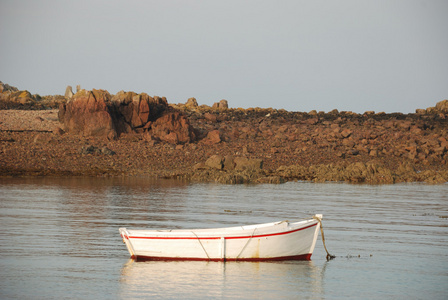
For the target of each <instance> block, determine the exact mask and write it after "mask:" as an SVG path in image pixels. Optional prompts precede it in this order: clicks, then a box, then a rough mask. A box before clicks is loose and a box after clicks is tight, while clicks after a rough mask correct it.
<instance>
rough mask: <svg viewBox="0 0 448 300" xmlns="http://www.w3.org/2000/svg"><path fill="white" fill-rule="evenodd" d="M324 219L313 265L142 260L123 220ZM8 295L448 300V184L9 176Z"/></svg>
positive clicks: (0, 204)
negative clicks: (130, 245)
mask: <svg viewBox="0 0 448 300" xmlns="http://www.w3.org/2000/svg"><path fill="white" fill-rule="evenodd" d="M315 213H322V214H323V215H324V219H323V226H324V231H325V239H326V246H327V248H328V250H329V251H330V253H331V254H334V255H336V259H334V260H331V261H328V262H327V261H326V259H325V256H326V253H325V250H324V248H323V245H322V241H321V237H320V236H319V239H318V242H317V245H316V249H315V251H314V254H313V256H312V260H311V261H283V262H227V263H221V262H205V261H204V262H191V261H186V262H182V261H176V262H134V261H132V260H130V259H129V254H128V252H127V250H126V247H125V246H124V244H123V243H122V241H121V238H120V236H119V233H118V228H120V227H127V228H132V229H137V228H139V229H143V228H211V227H222V226H233V225H242V224H255V223H263V222H271V221H279V220H286V219H287V220H290V221H293V220H298V219H304V218H309V217H311V216H312V215H313V214H315ZM0 224H1V227H2V231H1V233H0V253H1V256H0V270H1V271H0V298H1V299H11V298H14V299H81V298H82V299H124V298H126V299H148V298H151V299H180V298H182V299H210V298H215V299H216V298H217V299H222V298H237V299H238V298H239V299H300V298H304V299H336V298H341V299H347V298H352V299H359V298H363V299H378V298H381V299H383V298H394V299H446V295H448V185H447V184H444V185H425V184H399V185H378V186H372V185H349V184H338V183H325V184H314V183H305V182H294V183H292V182H290V183H286V184H281V185H217V184H188V183H182V182H179V181H167V180H161V181H153V180H148V179H138V178H124V179H123V178H114V179H97V178H62V179H56V178H52V179H49V178H32V179H0Z"/></svg>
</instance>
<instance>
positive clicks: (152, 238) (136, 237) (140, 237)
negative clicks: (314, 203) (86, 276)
mask: <svg viewBox="0 0 448 300" xmlns="http://www.w3.org/2000/svg"><path fill="white" fill-rule="evenodd" d="M317 224H318V223H315V224H312V225H309V226H306V227H302V228H298V229H294V230H291V231H285V232H278V233H270V234H261V235H253V236H252V235H247V236H230V237H224V238H225V239H226V240H231V239H248V238H260V237H267V236H276V235H284V234H289V233H293V232H296V231H300V230H304V229H308V228H311V227H314V226H316V225H317ZM129 238H130V239H148V240H197V239H199V240H219V239H221V237H215V236H213V237H180V236H173V237H168V236H160V237H159V236H129Z"/></svg>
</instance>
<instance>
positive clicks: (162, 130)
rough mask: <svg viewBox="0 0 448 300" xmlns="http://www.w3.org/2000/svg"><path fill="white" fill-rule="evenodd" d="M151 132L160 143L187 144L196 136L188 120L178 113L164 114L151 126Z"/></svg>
mask: <svg viewBox="0 0 448 300" xmlns="http://www.w3.org/2000/svg"><path fill="white" fill-rule="evenodd" d="M151 132H152V134H153V135H154V136H156V137H158V138H159V139H161V140H162V141H166V142H169V143H176V144H177V143H182V144H184V143H189V142H192V141H194V140H196V134H195V133H194V130H193V127H192V126H191V125H190V122H189V121H188V119H187V118H186V117H185V116H184V115H182V114H181V113H180V112H178V111H171V112H166V113H165V114H164V115H162V116H161V117H160V118H158V119H157V120H156V121H154V122H153V123H152V125H151Z"/></svg>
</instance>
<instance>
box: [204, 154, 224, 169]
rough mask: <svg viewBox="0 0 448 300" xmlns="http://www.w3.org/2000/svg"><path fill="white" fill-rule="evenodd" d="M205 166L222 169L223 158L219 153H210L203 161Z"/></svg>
mask: <svg viewBox="0 0 448 300" xmlns="http://www.w3.org/2000/svg"><path fill="white" fill-rule="evenodd" d="M205 165H206V166H207V167H210V168H213V169H217V170H222V168H223V166H224V158H223V157H222V156H221V155H212V156H210V158H209V159H207V160H206V161H205Z"/></svg>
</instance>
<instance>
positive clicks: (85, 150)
mask: <svg viewBox="0 0 448 300" xmlns="http://www.w3.org/2000/svg"><path fill="white" fill-rule="evenodd" d="M80 153H81V154H98V155H100V154H104V155H115V154H116V153H115V152H114V151H112V150H110V149H109V148H107V147H103V148H101V149H100V148H98V147H95V146H93V145H88V146H83V147H82V148H81V150H80Z"/></svg>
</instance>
